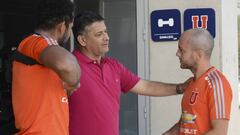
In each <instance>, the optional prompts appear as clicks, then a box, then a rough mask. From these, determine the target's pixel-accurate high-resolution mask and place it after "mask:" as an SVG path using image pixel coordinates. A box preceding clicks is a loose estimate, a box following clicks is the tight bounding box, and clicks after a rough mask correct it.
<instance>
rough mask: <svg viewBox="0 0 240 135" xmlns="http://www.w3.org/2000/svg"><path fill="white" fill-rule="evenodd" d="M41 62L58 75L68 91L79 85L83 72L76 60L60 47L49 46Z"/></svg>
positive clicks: (42, 55)
mask: <svg viewBox="0 0 240 135" xmlns="http://www.w3.org/2000/svg"><path fill="white" fill-rule="evenodd" d="M40 60H41V62H42V63H43V65H45V66H46V67H48V68H50V69H52V70H53V71H54V72H56V73H57V74H58V76H59V77H60V78H61V80H62V81H63V83H64V88H65V89H66V90H72V89H74V88H76V87H77V86H78V85H79V80H80V74H81V70H80V67H79V64H78V62H77V60H76V58H75V57H74V56H73V55H72V54H71V53H70V52H68V51H67V50H65V49H64V48H62V47H59V46H49V47H47V48H46V49H44V50H43V51H42V53H41V54H40Z"/></svg>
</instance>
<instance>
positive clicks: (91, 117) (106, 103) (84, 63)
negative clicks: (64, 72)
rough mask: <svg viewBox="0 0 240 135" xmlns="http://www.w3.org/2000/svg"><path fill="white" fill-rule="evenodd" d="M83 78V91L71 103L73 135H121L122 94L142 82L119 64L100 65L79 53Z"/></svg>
mask: <svg viewBox="0 0 240 135" xmlns="http://www.w3.org/2000/svg"><path fill="white" fill-rule="evenodd" d="M73 54H74V55H75V57H76V58H77V60H78V62H79V64H80V67H81V70H82V74H81V80H80V83H81V87H80V88H79V89H78V90H77V91H75V92H74V93H73V94H72V96H71V97H70V99H69V105H70V106H69V108H70V135H118V134H119V125H118V124H119V109H120V93H121V91H123V92H124V93H126V92H128V91H129V90H130V89H131V88H133V87H134V86H135V85H136V83H137V82H138V81H139V80H140V78H139V77H137V76H136V75H135V74H133V73H132V72H130V71H129V70H128V69H127V68H126V67H124V66H123V65H122V64H120V63H119V62H118V61H117V60H115V59H112V58H108V57H105V58H103V59H102V60H101V63H100V64H98V63H97V62H96V61H94V60H91V59H89V58H88V57H87V56H85V55H83V54H81V53H80V52H79V51H77V50H75V51H74V52H73Z"/></svg>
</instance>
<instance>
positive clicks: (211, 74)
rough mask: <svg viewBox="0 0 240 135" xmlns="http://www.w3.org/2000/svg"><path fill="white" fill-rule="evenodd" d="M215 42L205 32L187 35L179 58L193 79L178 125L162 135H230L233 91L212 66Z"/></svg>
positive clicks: (196, 30)
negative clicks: (229, 124)
mask: <svg viewBox="0 0 240 135" xmlns="http://www.w3.org/2000/svg"><path fill="white" fill-rule="evenodd" d="M213 46H214V39H213V37H212V36H211V34H210V33H209V32H208V31H207V30H205V29H200V28H197V29H190V30H187V31H185V32H184V33H183V34H182V35H181V37H180V40H179V43H178V50H177V53H176V55H177V57H178V58H179V60H180V64H181V65H180V67H181V68H182V69H190V70H191V72H192V73H193V75H194V76H193V77H192V79H191V81H190V83H189V85H188V87H187V88H186V90H185V92H184V95H183V98H182V105H181V106H182V115H181V118H180V120H179V122H178V123H176V124H175V125H174V126H173V127H172V128H171V129H169V130H168V131H166V132H165V133H164V134H163V135H227V130H228V123H229V119H230V111H231V102H232V90H231V87H230V85H229V82H228V80H227V79H226V77H225V76H224V75H223V74H222V73H221V72H220V71H219V70H217V69H216V68H215V67H214V66H212V65H211V63H210V57H211V54H212V50H213Z"/></svg>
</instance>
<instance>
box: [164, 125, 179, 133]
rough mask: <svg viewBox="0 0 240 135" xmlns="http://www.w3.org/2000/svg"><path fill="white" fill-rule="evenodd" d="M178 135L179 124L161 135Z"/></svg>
mask: <svg viewBox="0 0 240 135" xmlns="http://www.w3.org/2000/svg"><path fill="white" fill-rule="evenodd" d="M179 133H180V124H179V123H176V124H175V125H174V126H173V127H171V128H170V129H169V130H168V131H166V132H165V133H163V134H162V135H179Z"/></svg>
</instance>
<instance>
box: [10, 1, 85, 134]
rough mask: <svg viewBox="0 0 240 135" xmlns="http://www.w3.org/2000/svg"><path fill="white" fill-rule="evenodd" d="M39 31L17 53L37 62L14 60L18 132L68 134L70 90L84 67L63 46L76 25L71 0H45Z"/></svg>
mask: <svg viewBox="0 0 240 135" xmlns="http://www.w3.org/2000/svg"><path fill="white" fill-rule="evenodd" d="M37 11H38V13H37V25H36V27H35V33H34V34H32V35H30V36H28V37H26V38H25V39H24V40H23V41H22V42H21V43H20V45H19V47H18V49H17V52H18V53H19V54H22V56H24V57H25V58H27V59H31V60H32V61H34V63H35V64H26V63H24V62H22V61H20V60H18V59H15V61H14V62H13V81H12V96H13V97H12V98H13V110H14V116H15V125H16V128H18V129H19V132H18V133H17V134H18V135H30V134H31V135H68V134H69V131H68V124H69V113H68V97H67V94H66V93H67V92H70V93H71V92H72V91H73V90H75V89H76V88H77V87H79V80H80V67H79V65H78V63H77V61H76V59H75V57H74V56H73V55H72V54H71V53H70V52H68V51H67V50H66V49H64V48H63V47H62V46H61V45H63V44H64V43H65V42H66V41H67V40H68V39H69V36H70V33H71V27H72V25H73V3H72V2H70V0H46V1H45V0H42V1H41V2H40V4H39V9H38V10H37Z"/></svg>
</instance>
